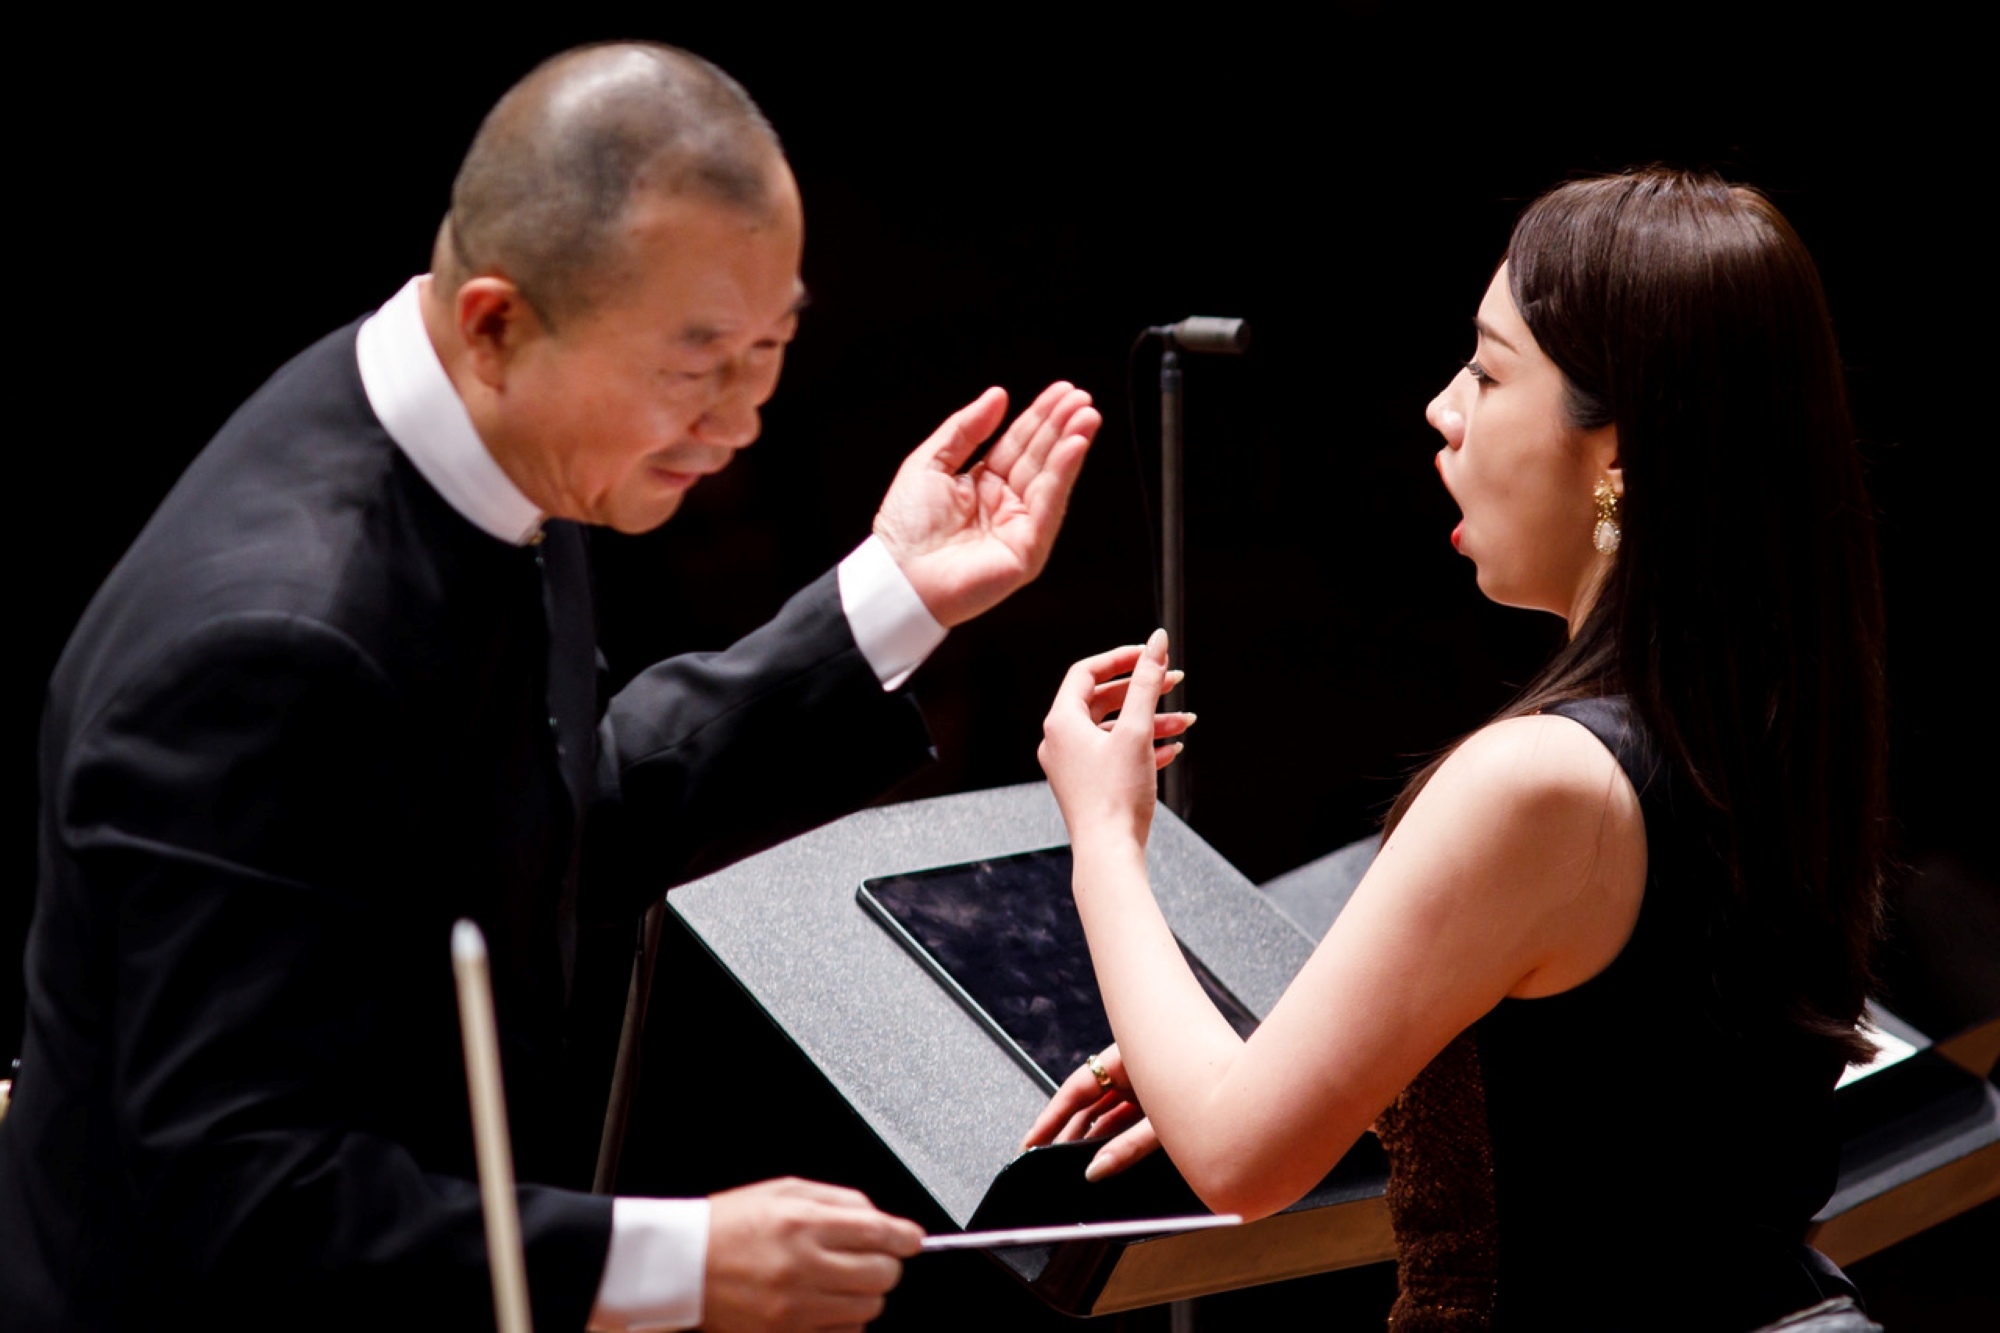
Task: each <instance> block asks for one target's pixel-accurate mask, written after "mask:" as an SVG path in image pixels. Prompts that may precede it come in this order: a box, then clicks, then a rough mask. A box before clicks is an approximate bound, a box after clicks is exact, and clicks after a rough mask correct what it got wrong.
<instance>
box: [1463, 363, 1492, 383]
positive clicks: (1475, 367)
mask: <svg viewBox="0 0 2000 1333" xmlns="http://www.w3.org/2000/svg"><path fill="white" fill-rule="evenodd" d="M1465 373H1466V374H1468V375H1470V376H1472V382H1473V383H1474V384H1481V385H1484V384H1491V383H1492V382H1493V377H1492V376H1491V375H1488V374H1487V373H1486V367H1484V366H1482V365H1480V364H1479V363H1478V362H1477V361H1468V362H1466V363H1465Z"/></svg>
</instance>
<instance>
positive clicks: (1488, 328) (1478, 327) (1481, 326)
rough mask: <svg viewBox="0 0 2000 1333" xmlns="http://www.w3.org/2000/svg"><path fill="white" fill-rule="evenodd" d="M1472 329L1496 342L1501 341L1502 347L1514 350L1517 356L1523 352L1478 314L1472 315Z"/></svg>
mask: <svg viewBox="0 0 2000 1333" xmlns="http://www.w3.org/2000/svg"><path fill="white" fill-rule="evenodd" d="M1472 331H1473V332H1474V333H1477V334H1478V335H1479V336H1480V337H1482V338H1490V339H1492V340H1493V341H1494V342H1497V343H1499V344H1500V345H1501V346H1502V347H1504V348H1506V349H1507V350H1508V351H1510V352H1512V353H1513V354H1514V355H1515V356H1519V355H1520V354H1521V349H1520V348H1518V347H1516V346H1514V344H1513V343H1510V342H1508V341H1507V340H1506V339H1505V338H1503V337H1501V336H1500V335H1499V334H1497V333H1495V332H1494V331H1493V326H1492V325H1491V324H1488V323H1487V322H1486V321H1485V320H1483V319H1481V318H1480V317H1479V316H1477V315H1474V316H1473V317H1472Z"/></svg>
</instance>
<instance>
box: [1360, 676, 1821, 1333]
mask: <svg viewBox="0 0 2000 1333" xmlns="http://www.w3.org/2000/svg"><path fill="white" fill-rule="evenodd" d="M1548 711H1550V712H1552V713H1556V714H1560V715H1562V716H1564V717H1568V718H1571V719H1573V720H1575V721H1577V722H1579V723H1581V724H1583V725H1584V726H1585V727H1587V728H1589V730H1590V731H1591V733H1592V734H1593V735H1595V736H1596V737H1597V738H1598V739H1599V740H1600V741H1602V742H1603V743H1604V744H1605V746H1606V747H1607V748H1608V749H1610V750H1611V752H1612V753H1613V754H1615V755H1616V756H1617V757H1618V762H1619V765H1620V767H1622V768H1623V769H1624V771H1625V774H1626V776H1627V777H1629V778H1630V779H1631V781H1632V786H1633V789H1634V790H1635V791H1636V792H1637V793H1638V795H1639V804H1640V809H1641V812H1642V814H1643V816H1644V819H1645V826H1646V849H1647V874H1646V887H1645V898H1644V900H1643V902H1642V904H1641V907H1640V910H1639V920H1638V923H1637V925H1636V926H1635V927H1634V929H1633V931H1632V936H1631V939H1630V940H1628V941H1627V943H1626V945H1625V947H1624V949H1623V950H1622V951H1621V952H1620V953H1619V955H1618V956H1617V958H1616V959H1614V960H1613V961H1612V963H1611V964H1610V966H1608V967H1606V968H1605V969H1604V971H1602V972H1600V973H1598V974H1597V975H1596V976H1595V977H1592V978H1591V979H1590V980H1589V981H1587V982H1585V983H1584V984H1582V985H1580V986H1577V987H1575V988H1574V989H1572V990H1568V991H1565V992H1562V993H1561V994H1558V995H1553V996H1548V997H1545V998H1540V999H1532V1000H1514V999H1509V1000H1504V1001H1502V1002H1501V1004H1500V1005H1499V1006H1498V1007H1497V1008H1495V1009H1494V1010H1493V1011H1492V1012H1491V1013H1489V1014H1487V1015H1486V1016H1485V1017H1484V1018H1482V1019H1480V1020H1479V1021H1478V1022H1477V1023H1475V1024H1473V1025H1472V1026H1471V1027H1470V1028H1468V1029H1466V1030H1465V1031H1464V1032H1463V1033H1461V1034H1460V1035H1459V1036H1458V1038H1457V1039H1456V1040H1454V1041H1453V1042H1452V1043H1451V1045H1450V1046H1448V1047H1446V1048H1445V1049H1444V1051H1443V1052H1441V1053H1440V1054H1439V1055H1438V1057H1437V1059H1435V1060H1434V1061H1432V1062H1431V1064H1430V1065H1429V1067H1427V1068H1426V1069H1425V1070H1424V1072H1423V1073H1422V1074H1420V1075H1418V1076H1417V1078H1416V1079H1415V1080H1414V1081H1413V1082H1412V1083H1411V1084H1410V1086H1409V1087H1408V1088H1407V1089H1405V1090H1404V1091H1403V1093H1402V1094H1401V1095H1400V1096H1399V1097H1398V1098H1397V1100H1396V1101H1395V1102H1394V1103H1393V1104H1391V1106H1390V1107H1389V1109H1388V1110H1387V1111H1386V1112H1385V1113H1384V1114H1383V1115H1382V1117H1381V1118H1380V1120H1379V1121H1378V1122H1377V1132H1378V1133H1379V1135H1380V1136H1381V1139H1382V1143H1383V1145H1384V1147H1385V1148H1386V1149H1387V1150H1388V1155H1389V1161H1390V1183H1389V1209H1390V1216H1391V1219H1392V1221H1393V1223H1394V1226H1395V1231H1396V1241H1397V1246H1398V1250H1399V1281H1400V1285H1401V1292H1400V1295H1399V1296H1398V1299H1397V1302H1396V1306H1395V1309H1394V1311H1393V1312H1392V1314H1391V1316H1390V1324H1389V1326H1390V1328H1391V1329H1393V1330H1395V1333H1437V1331H1448V1333H1462V1331H1464V1330H1474V1329H1503V1330H1504V1329H1535V1330H1563V1329H1590V1330H1593V1333H1603V1331H1606V1330H1626V1329H1632V1330H1651V1329H1662V1330H1664V1329H1673V1330H1684V1329H1704V1330H1707V1329H1713V1330H1716V1333H1731V1331H1732V1330H1746V1329H1753V1328H1756V1327H1758V1326H1759V1325H1761V1324H1764V1323H1767V1322H1770V1321H1771V1320H1773V1319H1776V1318H1778V1317H1779V1316H1781V1315H1783V1314H1786V1313H1788V1312H1790V1311H1793V1310H1796V1309H1800V1308H1803V1307H1805V1306H1808V1305H1811V1304H1813V1303H1814V1302H1815V1301H1817V1300H1819V1299H1820V1291H1821V1288H1822V1287H1823V1286H1825V1285H1826V1279H1825V1277H1824V1272H1825V1270H1818V1271H1816V1270H1815V1267H1814V1261H1815V1260H1817V1258H1818V1256H1816V1255H1813V1254H1811V1253H1810V1252H1809V1251H1807V1250H1806V1248H1805V1246H1804V1244H1803V1243H1802V1237H1803V1235H1804V1232H1805V1228H1806V1224H1807V1222H1808V1221H1809V1220H1810V1219H1811V1217H1812V1215H1813V1213H1814V1212H1816V1211H1817V1210H1818V1209H1819V1208H1820V1206H1821V1205H1822V1204H1824V1203H1825V1201H1826V1199H1827V1196H1828V1195H1829V1194H1830V1193H1831V1192H1832V1189H1833V1183H1834V1176H1835V1171H1836V1168H1837V1165H1838V1142H1837V1138H1836V1135H1835V1130H1834V1122H1833V1086H1834V1082H1835V1080H1836V1079H1837V1078H1838V1076H1839V1073H1840V1068H1841V1066H1840V1064H1839V1063H1838V1061H1837V1060H1833V1061H1829V1059H1828V1057H1826V1056H1825V1055H1824V1054H1821V1053H1815V1052H1813V1051H1812V1050H1810V1049H1808V1048H1807V1047H1806V1046H1805V1045H1804V1044H1803V1043H1801V1042H1800V1041H1798V1040H1797V1039H1796V1038H1795V1037H1794V1036H1793V1035H1792V1034H1791V1033H1790V1032H1789V1031H1788V1030H1776V1029H1772V1030H1769V1031H1766V1032H1764V1033H1763V1034H1762V1035H1758V1036H1732V1035H1727V1034H1725V1032H1724V1030H1723V1029H1724V1028H1725V1027H1726V1026H1728V1025H1726V1024H1721V1023H1717V1022H1716V1021H1715V1020H1714V1019H1713V1018H1712V1017H1708V1016H1707V1015H1708V1013H1709V1011H1710V1006H1708V1005H1707V1004H1706V1003H1705V1001H1706V1000H1707V998H1708V996H1709V994H1710V992H1711V991H1712V982H1711V981H1710V970H1709V965H1708V958H1707V954H1706V951H1705V950H1704V948H1703V934H1704V925H1703V920H1704V912H1703V904H1704V903H1705V902H1706V901H1707V900H1708V895H1709V893H1710V892H1712V891H1714V890H1715V889H1716V888H1718V887H1719V886H1718V885H1717V884H1716V879H1717V877H1719V876H1720V875H1721V874H1722V871H1721V869H1720V867H1719V866H1718V865H1717V864H1716V863H1715V861H1714V860H1713V858H1712V857H1709V856H1706V855H1704V854H1703V852H1702V849H1701V848H1700V846H1699V845H1698V840H1697V838H1696V837H1695V836H1694V834H1693V833H1692V831H1691V825H1690V823H1689V822H1688V821H1685V820H1676V819H1675V817H1674V792H1673V786H1674V784H1673V782H1672V780H1671V776H1670V773H1669V770H1668V768H1667V766H1666V765H1665V764H1663V763H1661V762H1660V761H1659V758H1658V756H1657V754H1656V753H1655V750H1654V747H1653V745H1652V743H1651V741H1650V738H1649V737H1648V736H1647V735H1646V733H1645V731H1644V729H1643V727H1642V726H1641V724H1640V723H1639V721H1638V719H1637V716H1636V715H1635V714H1634V713H1633V712H1632V711H1631V710H1630V709H1629V708H1628V707H1627V706H1626V703H1625V701H1624V700H1623V699H1592V700H1580V701H1575V702H1571V703H1565V704H1560V705H1557V706H1555V707H1552V708H1551V709H1549V710H1548ZM1821 1262H1823V1261H1821ZM1827 1294H1829V1295H1831V1294H1834V1293H1833V1292H1832V1291H1830V1290H1829V1291H1828V1292H1827Z"/></svg>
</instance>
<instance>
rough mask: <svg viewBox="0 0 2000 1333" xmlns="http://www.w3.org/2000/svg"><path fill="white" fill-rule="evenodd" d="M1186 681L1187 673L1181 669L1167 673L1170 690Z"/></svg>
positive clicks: (1177, 668) (1176, 668)
mask: <svg viewBox="0 0 2000 1333" xmlns="http://www.w3.org/2000/svg"><path fill="white" fill-rule="evenodd" d="M1186 679H1187V672H1185V671H1183V670H1181V669H1180V668H1179V667H1175V668H1174V669H1173V670H1172V671H1169V672H1168V673H1167V685H1168V687H1169V688H1172V687H1173V686H1175V685H1178V684H1180V683H1181V682H1182V681H1184V680H1186Z"/></svg>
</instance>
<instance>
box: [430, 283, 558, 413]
mask: <svg viewBox="0 0 2000 1333" xmlns="http://www.w3.org/2000/svg"><path fill="white" fill-rule="evenodd" d="M452 316H453V323H454V325H455V326H456V328H457V329H458V336H459V340H460V342H461V343H462V344H463V345H464V347H465V352H466V359H467V361H468V362H469V363H470V365H471V367H472V373H473V374H474V375H475V376H477V377H478V379H479V382H480V383H481V384H484V385H485V386H486V387H487V388H489V389H492V390H495V391H496V392H497V391H499V390H501V389H503V388H505V387H506V383H507V370H508V367H509V366H510V365H511V364H512V363H513V361H514V358H515V357H517V356H518V355H519V354H520V351H521V349H522V348H523V347H524V346H526V345H527V344H528V343H530V342H532V341H534V340H535V339H537V338H540V337H543V336H545V335H546V333H547V329H546V327H545V326H544V325H543V323H542V319H541V316H540V315H538V314H536V313H535V308H534V307H533V306H532V305H530V304H528V300H527V298H526V297H525V296H523V295H521V289H520V288H519V287H516V286H515V285H514V284H513V283H512V282H511V281H509V280H508V279H506V278H503V277H500V276H498V275H497V274H486V275H484V276H481V277H477V278H473V279H471V280H469V281H468V282H466V284H465V285H464V286H462V287H460V288H459V289H458V295H457V296H456V297H455V298H454V299H453V302H452Z"/></svg>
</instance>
